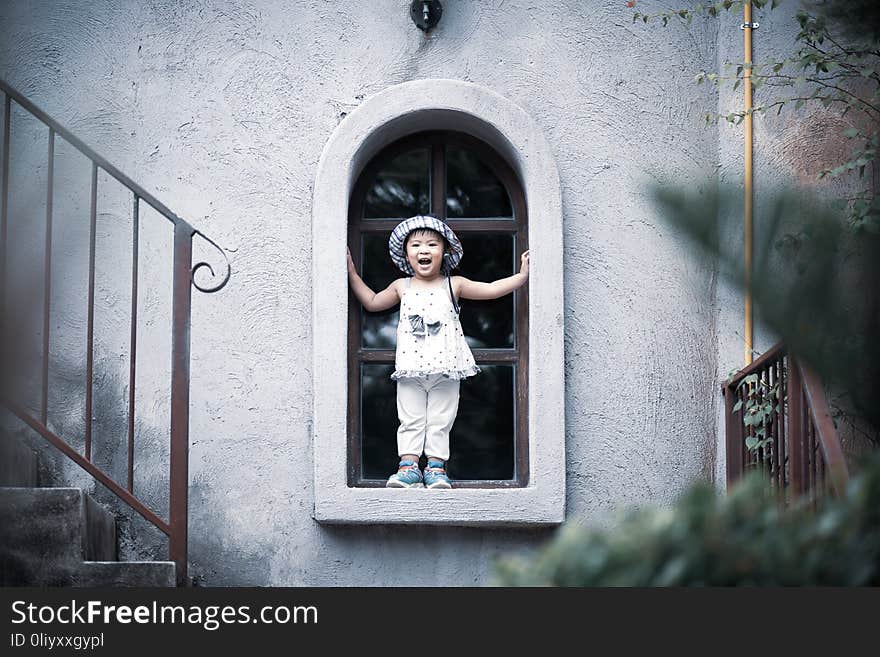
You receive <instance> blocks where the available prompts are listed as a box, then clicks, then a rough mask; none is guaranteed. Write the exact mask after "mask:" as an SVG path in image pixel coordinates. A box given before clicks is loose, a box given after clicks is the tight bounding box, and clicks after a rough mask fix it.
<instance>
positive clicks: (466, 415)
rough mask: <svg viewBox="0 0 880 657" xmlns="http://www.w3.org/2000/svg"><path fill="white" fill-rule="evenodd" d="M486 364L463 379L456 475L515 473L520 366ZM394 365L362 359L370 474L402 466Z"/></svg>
mask: <svg viewBox="0 0 880 657" xmlns="http://www.w3.org/2000/svg"><path fill="white" fill-rule="evenodd" d="M480 367H481V368H482V370H483V371H482V372H480V373H479V374H477V375H476V376H475V377H471V378H469V379H465V380H464V381H462V383H461V399H460V401H459V405H458V417H457V418H456V420H455V424H454V425H453V427H452V433H451V435H450V447H451V455H450V459H449V465H448V471H449V475H450V477H452V478H453V480H455V479H459V480H474V479H513V472H514V442H515V435H514V426H515V422H514V412H515V410H516V409H515V407H514V390H513V382H514V366H513V365H481V366H480ZM393 370H394V367H393V365H381V364H374V363H369V364H368V363H364V364H361V390H362V397H361V437H362V438H361V439H362V443H361V458H362V464H361V466H362V468H363V469H362V473H363V477H364V478H365V479H387V478H388V476H389V475H390V474H391V473H393V472H394V471H395V470H396V469H397V462H398V455H397V426H398V421H397V388H396V384H395V382H394V381H392V380H391V378H390V377H391V372H392V371H393ZM422 460H423V461H424V459H422Z"/></svg>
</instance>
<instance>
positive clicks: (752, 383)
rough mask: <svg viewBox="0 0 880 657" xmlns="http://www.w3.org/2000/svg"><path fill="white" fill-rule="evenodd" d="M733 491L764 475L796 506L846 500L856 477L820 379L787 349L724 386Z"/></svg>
mask: <svg viewBox="0 0 880 657" xmlns="http://www.w3.org/2000/svg"><path fill="white" fill-rule="evenodd" d="M722 393H723V394H724V402H725V417H726V421H725V425H726V453H727V484H728V487H729V486H730V485H731V484H733V483H734V482H735V481H736V480H737V479H739V478H740V477H742V476H743V474H745V473H746V472H747V471H748V470H754V469H758V470H761V471H762V472H764V474H765V476H766V477H768V478H769V479H770V481H771V482H772V483H773V484H774V486H776V487H777V488H778V489H779V490H780V491H784V493H785V495H784V499H787V500H788V501H789V502H791V501H794V500H795V499H796V498H799V497H801V496H803V495H809V496H810V498H811V499H812V501H813V503H814V504H815V502H816V500H818V499H819V498H820V497H822V496H824V495H828V494H832V495H841V494H842V493H843V490H844V488H845V487H846V483H847V480H848V479H849V473H848V470H847V466H846V461H845V459H844V455H843V450H842V448H841V444H840V438H839V436H838V435H837V431H836V430H835V428H834V422H833V421H832V419H831V415H830V413H829V410H828V402H827V401H826V398H825V391H824V389H823V387H822V384H821V382H820V381H819V379H818V377H817V376H816V375H815V373H813V372H812V370H810V369H809V368H808V367H807V366H806V365H805V364H804V363H802V362H801V361H799V360H797V359H796V358H794V357H792V356H791V355H790V354H788V353H787V351H786V349H785V347H784V345H783V344H782V343H779V344H777V345H776V346H774V347H773V348H772V349H770V350H769V351H767V352H766V353H764V354H763V355H762V356H761V357H760V358H758V359H757V360H755V361H754V362H753V363H751V364H750V365H748V366H747V367H745V368H743V369H742V370H740V371H739V372H737V373H736V374H734V375H733V376H732V377H731V378H729V379H728V380H727V381H725V382H724V384H723V386H722Z"/></svg>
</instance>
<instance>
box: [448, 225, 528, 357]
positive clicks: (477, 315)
mask: <svg viewBox="0 0 880 657" xmlns="http://www.w3.org/2000/svg"><path fill="white" fill-rule="evenodd" d="M456 234H457V235H458V238H459V240H461V245H462V247H464V258H462V261H461V265H460V266H459V267H458V269H456V270H455V271H454V272H453V274H459V275H461V276H465V277H466V278H469V279H471V280H472V281H482V282H485V283H490V282H492V281H495V280H498V279H499V278H506V277H508V276H510V275H512V274H513V273H514V269H513V258H514V253H513V249H514V236H513V235H509V234H507V235H490V234H483V233H461V232H460V233H456ZM513 310H514V295H513V294H507V295H505V296H503V297H501V298H500V299H492V300H490V301H472V300H468V299H462V301H461V316H460V319H461V328H462V330H463V331H464V334H465V337H466V338H467V342H468V345H470V347H471V349H499V348H511V347H513V346H514V334H513V328H514V323H515V322H514V319H515V318H514V313H513Z"/></svg>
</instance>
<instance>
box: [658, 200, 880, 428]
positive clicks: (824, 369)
mask: <svg viewBox="0 0 880 657" xmlns="http://www.w3.org/2000/svg"><path fill="white" fill-rule="evenodd" d="M655 200H656V202H657V204H658V206H659V209H660V212H661V214H662V216H663V217H664V218H665V219H666V220H667V221H669V222H670V223H672V224H673V225H675V226H676V227H678V228H679V229H681V230H682V231H683V232H684V233H685V234H686V235H687V236H688V237H689V238H690V239H691V240H693V242H694V243H695V244H696V245H697V246H698V247H699V248H700V249H701V250H703V251H704V252H706V253H708V254H709V255H710V256H711V257H713V258H714V259H715V260H716V261H717V262H718V266H719V271H720V273H721V274H722V275H723V276H725V277H726V278H727V279H728V280H730V281H731V282H732V283H734V284H736V285H738V286H739V287H745V285H746V272H745V266H744V258H743V254H742V250H741V249H742V246H741V244H740V243H739V240H732V239H730V237H729V235H727V234H726V232H725V230H724V225H723V223H722V221H723V219H724V218H725V217H727V216H730V215H732V214H736V213H738V212H739V211H740V209H741V207H742V196H741V192H740V191H739V190H733V189H720V190H715V191H712V192H709V193H704V194H698V193H696V192H685V191H679V190H675V189H670V188H657V189H656V190H655ZM792 225H796V226H797V227H798V229H799V236H798V238H797V239H794V238H793V237H792V236H791V234H790V232H789V231H790V228H791V226H792ZM854 241H855V240H854V239H853V236H852V234H851V233H850V232H849V230H848V229H847V228H846V227H845V226H844V225H842V223H841V222H840V221H839V220H837V214H836V213H835V211H834V209H833V208H829V207H828V206H827V204H826V205H823V204H822V203H821V202H819V201H818V200H816V199H813V198H810V197H808V196H806V195H805V194H803V193H786V194H780V195H778V196H776V197H775V198H772V199H768V203H767V208H766V211H765V212H764V213H763V214H762V225H761V230H760V238H759V239H756V240H755V246H754V254H753V261H752V271H751V288H752V300H753V303H754V306H755V311H756V315H757V316H758V318H759V319H760V320H761V321H762V322H763V324H764V325H765V326H766V327H767V328H768V329H769V330H770V331H771V332H772V333H774V334H775V335H778V336H780V337H781V338H782V339H783V340H784V342H785V343H786V346H787V348H788V349H789V351H790V352H791V353H793V354H795V355H797V356H798V357H800V358H802V359H804V360H805V361H806V362H807V363H808V364H809V365H810V366H811V367H812V368H813V369H814V370H815V371H816V372H817V373H818V374H819V376H820V378H821V379H822V380H823V381H825V382H826V383H827V384H829V385H832V386H834V387H835V388H838V389H840V390H842V391H844V392H846V393H847V395H848V396H849V398H850V399H851V400H852V402H853V407H854V410H855V411H856V413H857V414H858V415H860V416H862V417H864V418H865V419H866V420H867V421H868V422H869V423H871V424H872V425H873V426H875V427H880V343H878V341H877V339H876V338H877V336H878V335H880V286H878V282H880V235H876V234H873V233H864V234H862V235H861V236H860V238H859V239H858V240H857V241H856V243H855V244H853V242H854Z"/></svg>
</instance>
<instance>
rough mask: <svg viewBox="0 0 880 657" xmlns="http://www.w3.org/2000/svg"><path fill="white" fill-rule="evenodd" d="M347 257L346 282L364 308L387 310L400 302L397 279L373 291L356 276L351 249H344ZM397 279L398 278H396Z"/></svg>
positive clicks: (373, 310)
mask: <svg viewBox="0 0 880 657" xmlns="http://www.w3.org/2000/svg"><path fill="white" fill-rule="evenodd" d="M345 252H346V254H347V258H348V282H349V284H350V285H351V290H352V292H354V296H356V297H357V300H358V301H360V302H361V304H362V305H363V307H364V308H366V309H367V310H369V311H370V312H374V313H375V312H379V311H380V310H388V309H389V308H391V307H393V306H396V305H397V304H398V303H400V294H398V292H397V284H398V281H392V282H391V285H389V286H388V287H386V288H385V289H384V290H382V291H381V292H379V293H378V294H377V293H376V292H373V291H372V290H371V289H370V287H369V286H368V285H367V284H366V283H364V281H363V279H362V278H361V277H360V276H358V273H357V269H356V268H355V266H354V261H353V260H352V259H351V251H349V250H348V248H346V249H345ZM398 280H399V279H398Z"/></svg>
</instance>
